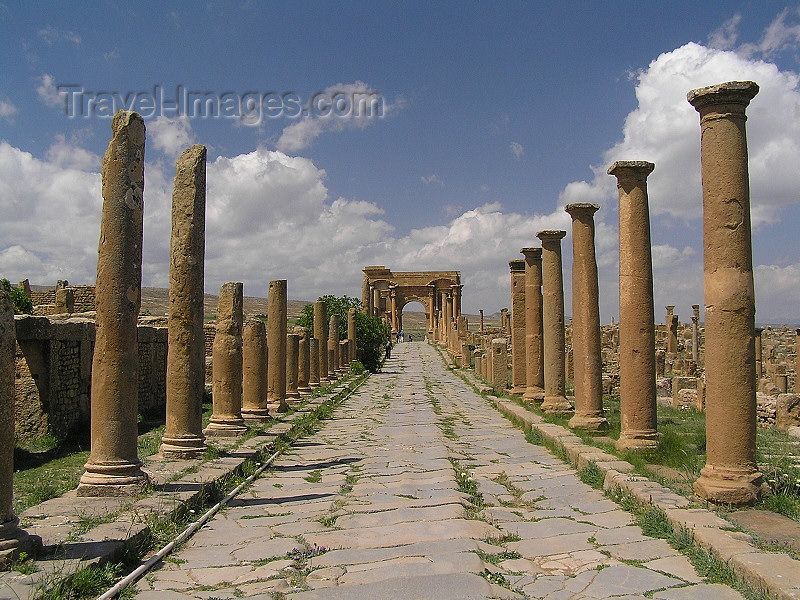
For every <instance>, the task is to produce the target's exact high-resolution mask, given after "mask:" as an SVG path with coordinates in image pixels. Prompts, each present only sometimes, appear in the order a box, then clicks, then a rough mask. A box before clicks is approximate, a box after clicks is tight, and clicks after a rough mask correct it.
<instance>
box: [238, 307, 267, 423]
mask: <svg viewBox="0 0 800 600" xmlns="http://www.w3.org/2000/svg"><path fill="white" fill-rule="evenodd" d="M242 418H243V419H244V420H245V421H253V422H262V421H266V420H268V419H269V418H270V416H269V410H268V409H267V328H266V326H265V325H264V322H263V321H262V320H261V319H256V318H251V319H247V322H246V323H245V324H244V332H243V333H242Z"/></svg>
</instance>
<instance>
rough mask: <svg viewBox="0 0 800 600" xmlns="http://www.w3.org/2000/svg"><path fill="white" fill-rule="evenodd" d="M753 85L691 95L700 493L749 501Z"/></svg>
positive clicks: (757, 486) (755, 475)
mask: <svg viewBox="0 0 800 600" xmlns="http://www.w3.org/2000/svg"><path fill="white" fill-rule="evenodd" d="M757 93H758V86H757V85H756V84H755V83H753V82H752V81H734V82H729V83H723V84H719V85H714V86H710V87H705V88H700V89H697V90H692V91H691V92H689V94H688V96H687V98H688V100H689V102H690V103H691V104H692V106H694V107H695V109H696V110H697V111H698V112H699V113H700V127H701V131H702V133H701V136H700V140H701V141H700V156H701V173H702V180H703V275H704V286H703V291H704V296H705V303H706V315H705V321H706V351H705V369H706V466H705V467H704V468H703V470H702V471H701V472H700V478H699V479H698V480H697V481H696V482H695V484H694V489H695V493H696V494H697V495H698V496H700V497H701V498H704V499H706V500H708V501H710V502H722V503H726V504H747V503H751V502H754V501H755V500H757V499H758V498H759V496H760V494H761V485H762V481H763V478H762V475H761V473H759V472H758V469H757V466H756V378H755V294H754V290H753V257H752V248H751V239H750V238H751V232H750V186H749V180H748V169H747V136H746V133H745V121H746V119H747V117H746V116H745V109H746V108H747V105H748V104H749V103H750V100H752V99H753V97H754V96H755V95H756V94H757Z"/></svg>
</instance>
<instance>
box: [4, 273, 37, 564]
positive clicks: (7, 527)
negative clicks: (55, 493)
mask: <svg viewBox="0 0 800 600" xmlns="http://www.w3.org/2000/svg"><path fill="white" fill-rule="evenodd" d="M15 353H16V330H15V328H14V307H13V305H12V303H11V296H10V295H9V294H8V292H6V291H5V289H4V288H3V286H0V564H3V563H5V562H6V561H7V560H9V559H14V558H15V557H16V556H18V555H19V553H20V552H28V553H29V554H30V552H31V549H32V546H33V540H32V539H31V537H30V536H29V535H28V532H26V531H24V530H23V529H20V528H19V519H18V518H17V517H16V516H14V510H13V507H14V502H13V500H14V491H13V490H14V355H15Z"/></svg>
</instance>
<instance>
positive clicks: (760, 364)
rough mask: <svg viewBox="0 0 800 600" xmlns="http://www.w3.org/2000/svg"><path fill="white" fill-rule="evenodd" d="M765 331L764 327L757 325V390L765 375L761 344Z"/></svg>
mask: <svg viewBox="0 0 800 600" xmlns="http://www.w3.org/2000/svg"><path fill="white" fill-rule="evenodd" d="M762 333H764V329H763V328H762V327H756V391H758V382H759V381H760V380H761V378H762V377H763V376H764V360H763V352H762V345H761V334H762Z"/></svg>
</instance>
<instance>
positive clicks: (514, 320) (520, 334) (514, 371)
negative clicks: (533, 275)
mask: <svg viewBox="0 0 800 600" xmlns="http://www.w3.org/2000/svg"><path fill="white" fill-rule="evenodd" d="M508 266H509V268H510V269H511V393H512V394H520V395H521V394H524V393H525V390H526V389H527V379H526V375H527V370H526V365H525V363H526V348H525V261H524V260H510V261H508Z"/></svg>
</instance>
